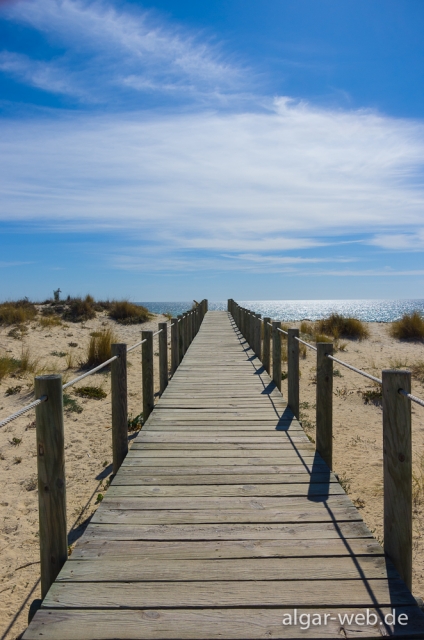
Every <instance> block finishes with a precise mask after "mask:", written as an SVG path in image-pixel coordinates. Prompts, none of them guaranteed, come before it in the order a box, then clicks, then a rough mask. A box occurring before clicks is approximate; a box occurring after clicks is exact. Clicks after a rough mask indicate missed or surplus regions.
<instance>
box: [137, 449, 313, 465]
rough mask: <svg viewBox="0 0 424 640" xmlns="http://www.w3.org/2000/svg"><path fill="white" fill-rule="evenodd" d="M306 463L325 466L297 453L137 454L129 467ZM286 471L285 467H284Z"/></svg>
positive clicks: (310, 457) (309, 456) (310, 456)
mask: <svg viewBox="0 0 424 640" xmlns="http://www.w3.org/2000/svg"><path fill="white" fill-rule="evenodd" d="M302 462H303V463H304V465H305V467H306V468H308V469H309V468H311V466H312V465H313V466H314V468H316V467H318V466H319V465H321V466H323V465H325V463H324V461H323V460H321V459H320V458H319V456H316V457H315V456H313V455H308V456H302V457H300V456H299V455H297V454H296V453H291V452H287V453H285V454H284V453H283V452H281V454H280V455H279V456H277V457H272V458H271V457H269V458H261V457H259V456H258V457H256V456H255V457H254V456H253V454H251V455H250V456H244V457H243V458H219V457H218V458H206V457H203V458H186V457H185V456H184V457H181V458H167V457H165V458H145V457H144V456H142V455H137V454H136V453H135V452H134V454H133V455H129V456H128V460H127V465H126V466H127V467H165V466H167V467H168V468H169V469H171V468H172V467H180V468H181V467H190V468H194V467H198V466H199V467H219V466H223V467H226V468H228V465H231V466H232V467H237V466H244V467H246V466H249V465H252V466H254V467H255V466H258V465H260V466H261V467H262V468H265V467H266V466H268V465H269V466H273V467H274V466H276V465H278V466H282V465H299V463H302ZM283 469H285V466H284V467H283Z"/></svg>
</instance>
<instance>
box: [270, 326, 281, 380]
mask: <svg viewBox="0 0 424 640" xmlns="http://www.w3.org/2000/svg"><path fill="white" fill-rule="evenodd" d="M278 329H281V322H279V321H278V320H274V321H273V323H272V379H273V380H274V382H275V384H276V385H277V389H279V390H280V391H281V333H280V332H279V331H278Z"/></svg>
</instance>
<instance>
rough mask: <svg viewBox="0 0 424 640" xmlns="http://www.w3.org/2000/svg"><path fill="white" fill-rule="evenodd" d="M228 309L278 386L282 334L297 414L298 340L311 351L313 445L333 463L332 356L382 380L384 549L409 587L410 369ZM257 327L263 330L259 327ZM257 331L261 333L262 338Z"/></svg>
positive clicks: (232, 306)
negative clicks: (352, 354)
mask: <svg viewBox="0 0 424 640" xmlns="http://www.w3.org/2000/svg"><path fill="white" fill-rule="evenodd" d="M228 311H229V313H230V314H231V316H232V318H233V320H234V323H235V324H236V326H237V327H238V329H239V331H240V333H241V334H242V336H243V337H244V338H245V339H246V341H247V343H248V344H249V345H250V347H251V349H252V350H253V351H254V353H255V354H256V355H257V357H258V358H259V359H262V364H263V366H264V368H265V370H266V371H267V372H268V373H269V375H270V376H271V378H272V380H273V381H274V383H275V385H276V387H277V388H278V389H279V390H280V391H281V339H282V337H283V335H284V336H286V337H287V357H288V360H287V364H288V376H287V382H288V398H287V404H288V406H289V407H290V409H291V410H292V411H293V414H294V415H295V416H296V418H298V419H299V343H300V342H302V343H303V344H305V345H306V346H307V347H309V348H310V349H312V350H314V351H316V358H317V360H316V370H317V376H316V380H317V384H316V437H315V446H316V451H317V452H318V453H319V454H320V455H321V457H322V458H323V459H324V460H325V462H326V463H327V464H328V466H329V467H330V469H332V468H333V361H336V362H337V363H339V364H341V365H342V366H345V367H347V368H349V369H351V370H353V371H355V372H356V373H358V374H360V375H364V376H365V377H367V378H370V379H372V380H373V381H374V382H376V383H379V384H381V385H382V406H383V470H384V489H383V490H384V551H385V553H386V555H387V556H388V557H389V558H390V559H391V560H392V562H393V564H394V565H395V567H396V569H397V570H398V572H399V574H400V575H401V577H402V578H403V580H404V582H405V583H406V584H407V586H408V587H409V589H411V588H412V437H411V401H413V402H416V403H417V404H419V405H421V406H423V401H422V400H421V399H420V398H416V397H415V396H412V395H411V373H410V371H405V370H391V369H385V370H383V371H382V378H381V379H379V378H375V377H374V376H371V375H370V374H368V373H366V372H365V371H362V370H360V369H357V368H356V367H353V366H352V365H349V364H348V363H346V362H343V361H341V360H339V359H338V358H334V356H333V345H332V344H331V343H327V342H323V343H319V342H318V343H317V344H316V346H314V345H311V344H309V343H307V342H305V341H304V340H301V339H300V338H299V330H298V329H288V331H284V330H282V328H281V322H279V321H272V320H271V318H263V319H262V318H261V315H260V314H257V313H254V312H253V311H250V310H249V309H245V308H244V307H241V306H240V305H238V304H237V302H235V301H234V300H232V299H230V300H228ZM262 329H263V331H262ZM262 334H263V338H262Z"/></svg>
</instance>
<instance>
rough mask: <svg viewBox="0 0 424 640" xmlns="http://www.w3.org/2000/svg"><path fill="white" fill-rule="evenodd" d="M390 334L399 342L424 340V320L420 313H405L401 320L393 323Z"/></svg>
mask: <svg viewBox="0 0 424 640" xmlns="http://www.w3.org/2000/svg"><path fill="white" fill-rule="evenodd" d="M389 332H390V335H391V336H392V338H397V339H398V340H423V338H424V318H423V317H422V315H421V314H420V313H419V312H418V311H414V312H413V313H410V314H408V313H405V314H404V315H403V316H402V318H401V319H400V320H397V321H396V322H393V323H392V325H391V326H390V329H389Z"/></svg>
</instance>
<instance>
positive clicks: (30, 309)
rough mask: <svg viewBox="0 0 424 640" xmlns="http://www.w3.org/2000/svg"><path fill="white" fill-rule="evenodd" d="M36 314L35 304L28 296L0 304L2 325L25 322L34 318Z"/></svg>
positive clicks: (0, 323)
mask: <svg viewBox="0 0 424 640" xmlns="http://www.w3.org/2000/svg"><path fill="white" fill-rule="evenodd" d="M36 315H37V309H36V307H35V305H34V304H33V303H32V302H29V300H28V299H27V298H24V299H23V300H17V301H16V302H3V303H2V304H0V325H2V324H5V325H10V324H23V323H24V322H28V321H30V320H33V319H34V318H35V316H36Z"/></svg>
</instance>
